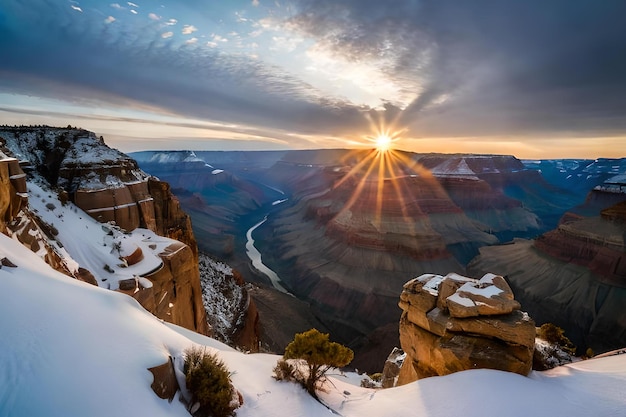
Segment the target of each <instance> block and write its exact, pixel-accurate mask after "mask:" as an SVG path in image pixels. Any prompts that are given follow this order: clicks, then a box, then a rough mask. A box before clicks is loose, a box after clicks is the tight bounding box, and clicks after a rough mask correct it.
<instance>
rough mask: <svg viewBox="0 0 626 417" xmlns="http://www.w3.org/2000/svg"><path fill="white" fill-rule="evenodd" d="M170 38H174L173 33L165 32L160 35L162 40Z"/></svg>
mask: <svg viewBox="0 0 626 417" xmlns="http://www.w3.org/2000/svg"><path fill="white" fill-rule="evenodd" d="M172 36H174V32H165V33H162V34H161V37H162V38H163V39H167V38H171V37H172Z"/></svg>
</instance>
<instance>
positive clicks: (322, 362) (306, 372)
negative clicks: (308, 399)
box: [274, 329, 354, 398]
mask: <svg viewBox="0 0 626 417" xmlns="http://www.w3.org/2000/svg"><path fill="white" fill-rule="evenodd" d="M352 358H354V352H352V350H351V349H349V348H347V347H345V346H343V345H341V344H339V343H336V342H331V341H329V339H328V334H327V333H320V332H319V331H318V330H317V329H311V330H309V331H306V332H304V333H297V334H296V335H295V337H294V339H293V341H292V342H291V343H289V344H288V345H287V347H286V348H285V354H284V355H283V359H281V360H279V361H278V363H277V364H276V367H275V368H274V373H275V378H276V379H279V378H281V377H282V378H283V379H288V378H286V377H285V376H289V378H291V379H293V380H295V381H296V382H298V383H299V384H300V385H302V386H303V387H304V389H306V390H307V392H308V393H309V394H311V395H312V396H313V397H314V398H317V394H316V390H317V389H321V386H322V384H323V383H324V381H325V380H326V372H327V371H328V370H329V369H330V368H341V367H343V366H346V365H348V364H349V363H350V362H351V361H352ZM288 359H292V360H297V361H299V362H300V363H297V364H296V365H295V366H294V365H291V364H289V363H288V362H287V360H288ZM281 362H285V363H286V364H283V363H281ZM287 365H288V366H287ZM303 368H304V369H303ZM277 370H278V371H279V372H277Z"/></svg>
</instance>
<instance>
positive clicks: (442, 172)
mask: <svg viewBox="0 0 626 417" xmlns="http://www.w3.org/2000/svg"><path fill="white" fill-rule="evenodd" d="M430 172H431V173H432V174H433V175H434V176H435V177H460V178H466V179H475V180H478V177H477V176H476V173H475V172H474V171H472V169H471V168H470V167H469V165H467V162H466V161H465V158H458V159H457V158H450V159H446V160H445V161H444V162H442V163H441V164H439V165H437V166H436V167H434V168H432V169H431V170H430Z"/></svg>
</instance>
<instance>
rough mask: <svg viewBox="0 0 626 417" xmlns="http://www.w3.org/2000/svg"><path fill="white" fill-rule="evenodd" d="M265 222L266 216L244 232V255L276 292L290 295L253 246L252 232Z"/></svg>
mask: <svg viewBox="0 0 626 417" xmlns="http://www.w3.org/2000/svg"><path fill="white" fill-rule="evenodd" d="M283 201H284V200H283ZM281 202H282V201H281ZM279 204H280V203H279ZM266 221H267V216H265V218H264V219H263V220H261V221H260V222H258V223H257V224H255V225H254V226H252V227H251V228H250V229H248V231H247V232H246V254H247V255H248V258H250V260H251V261H252V266H253V267H254V268H255V269H256V270H257V271H259V272H261V273H262V274H265V275H267V277H268V278H269V279H270V282H271V283H272V286H273V287H274V288H276V289H277V290H278V291H280V292H283V293H285V294H289V295H292V294H291V293H290V292H289V291H287V290H286V289H285V287H283V286H282V284H281V282H282V281H281V280H280V277H279V276H278V274H276V272H274V271H272V270H271V269H269V268H268V267H267V265H265V264H264V263H263V260H262V259H261V252H259V250H258V249H257V248H256V247H255V246H254V239H253V238H252V232H254V230H255V229H256V228H257V227H259V226H261V225H262V224H263V223H265V222H266Z"/></svg>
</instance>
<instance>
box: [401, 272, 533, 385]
mask: <svg viewBox="0 0 626 417" xmlns="http://www.w3.org/2000/svg"><path fill="white" fill-rule="evenodd" d="M399 306H400V308H401V309H402V311H403V312H402V317H401V319H400V344H401V345H402V349H403V350H404V351H405V352H406V353H407V358H406V360H405V361H404V363H403V365H402V369H401V370H400V375H399V378H398V385H402V384H407V383H409V382H412V381H414V380H416V379H420V378H425V377H429V376H435V375H447V374H451V373H453V372H458V371H462V370H467V369H478V368H488V369H499V370H503V371H510V372H515V373H518V374H520V375H526V374H528V372H529V371H530V369H531V366H532V358H533V350H534V344H535V323H534V321H533V320H532V319H531V318H530V317H529V316H528V314H526V313H524V312H521V311H520V310H519V307H520V306H519V303H518V302H517V301H515V300H514V298H513V292H512V291H511V288H510V287H509V286H508V284H507V282H506V280H505V279H504V278H503V277H501V276H499V275H494V274H486V275H484V276H483V277H482V278H481V279H479V280H476V279H472V278H467V277H464V276H461V275H458V274H454V273H452V274H448V275H446V276H445V277H444V276H441V275H436V274H424V275H421V276H420V277H418V278H415V279H412V280H411V281H409V282H407V283H406V284H405V285H404V289H403V291H402V294H401V295H400V302H399Z"/></svg>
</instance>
